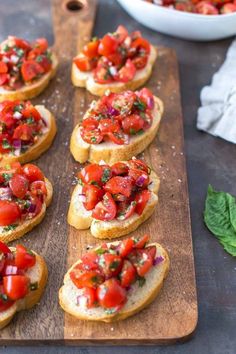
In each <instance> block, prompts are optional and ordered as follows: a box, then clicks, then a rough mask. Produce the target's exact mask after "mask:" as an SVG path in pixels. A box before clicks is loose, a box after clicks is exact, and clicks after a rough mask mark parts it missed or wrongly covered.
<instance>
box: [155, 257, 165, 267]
mask: <svg viewBox="0 0 236 354" xmlns="http://www.w3.org/2000/svg"><path fill="white" fill-rule="evenodd" d="M163 261H164V258H163V257H162V256H157V257H156V258H155V259H154V261H153V265H154V266H156V265H158V264H160V263H161V262H163Z"/></svg>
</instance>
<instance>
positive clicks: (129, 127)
mask: <svg viewBox="0 0 236 354" xmlns="http://www.w3.org/2000/svg"><path fill="white" fill-rule="evenodd" d="M143 126H144V120H143V119H142V118H141V117H140V116H139V115H138V114H131V115H129V116H127V117H125V118H124V119H123V121H122V128H123V130H124V132H125V133H126V134H130V135H134V134H137V133H138V132H139V131H140V130H142V129H143Z"/></svg>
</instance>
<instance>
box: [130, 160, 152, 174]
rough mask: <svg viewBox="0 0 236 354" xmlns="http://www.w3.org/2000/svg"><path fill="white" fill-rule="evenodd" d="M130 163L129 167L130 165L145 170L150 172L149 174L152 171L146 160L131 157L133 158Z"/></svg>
mask: <svg viewBox="0 0 236 354" xmlns="http://www.w3.org/2000/svg"><path fill="white" fill-rule="evenodd" d="M128 164H129V167H130V168H133V169H138V170H141V171H144V172H146V173H148V174H149V172H150V169H149V167H148V166H147V164H146V163H145V162H144V161H142V160H139V159H136V158H133V159H131V160H129V161H128Z"/></svg>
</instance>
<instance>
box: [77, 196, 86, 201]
mask: <svg viewBox="0 0 236 354" xmlns="http://www.w3.org/2000/svg"><path fill="white" fill-rule="evenodd" d="M78 199H79V201H80V202H82V203H85V202H86V196H85V194H79V195H78Z"/></svg>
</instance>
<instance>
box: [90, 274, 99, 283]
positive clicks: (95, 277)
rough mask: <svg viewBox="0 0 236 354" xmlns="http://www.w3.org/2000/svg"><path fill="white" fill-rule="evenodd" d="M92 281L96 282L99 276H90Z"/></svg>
mask: <svg viewBox="0 0 236 354" xmlns="http://www.w3.org/2000/svg"><path fill="white" fill-rule="evenodd" d="M91 280H92V282H93V283H97V282H98V280H99V277H98V276H97V275H95V276H94V277H92V278H91Z"/></svg>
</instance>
